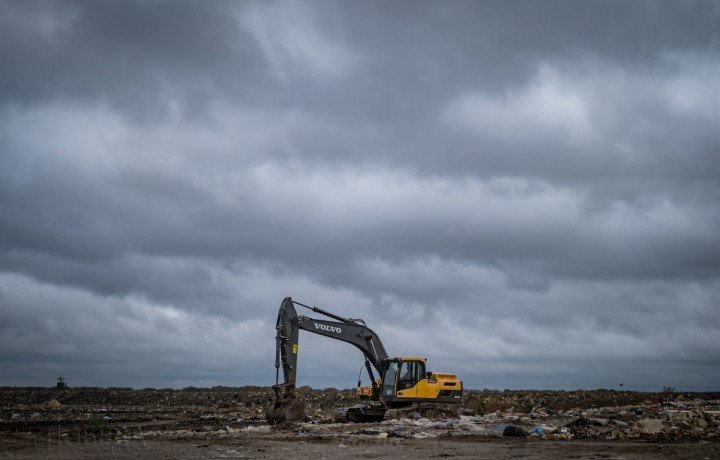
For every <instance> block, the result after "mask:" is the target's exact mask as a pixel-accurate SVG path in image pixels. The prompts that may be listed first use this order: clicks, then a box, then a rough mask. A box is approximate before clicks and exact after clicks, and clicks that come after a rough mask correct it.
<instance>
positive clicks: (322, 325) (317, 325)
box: [313, 323, 342, 334]
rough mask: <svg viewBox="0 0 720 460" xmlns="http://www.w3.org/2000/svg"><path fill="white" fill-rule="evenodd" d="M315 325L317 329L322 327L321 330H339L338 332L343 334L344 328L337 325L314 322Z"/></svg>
mask: <svg viewBox="0 0 720 460" xmlns="http://www.w3.org/2000/svg"><path fill="white" fill-rule="evenodd" d="M313 324H314V325H315V329H320V330H321V331H327V332H337V333H338V334H342V329H340V328H339V327H335V326H328V325H326V324H318V323H313Z"/></svg>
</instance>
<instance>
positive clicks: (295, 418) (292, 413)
mask: <svg viewBox="0 0 720 460" xmlns="http://www.w3.org/2000/svg"><path fill="white" fill-rule="evenodd" d="M265 417H266V418H267V421H268V423H270V424H271V425H272V424H275V423H282V422H302V421H303V420H305V407H304V406H303V404H302V403H300V402H299V401H298V400H297V399H282V400H276V401H275V405H274V406H273V407H272V408H271V409H270V410H268V411H267V414H265Z"/></svg>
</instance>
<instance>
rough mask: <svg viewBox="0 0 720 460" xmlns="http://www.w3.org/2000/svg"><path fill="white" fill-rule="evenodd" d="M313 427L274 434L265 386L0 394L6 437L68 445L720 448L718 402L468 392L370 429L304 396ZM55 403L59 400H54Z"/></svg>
mask: <svg viewBox="0 0 720 460" xmlns="http://www.w3.org/2000/svg"><path fill="white" fill-rule="evenodd" d="M298 392H299V394H300V397H301V399H302V401H303V402H304V403H305V405H306V408H307V414H308V419H307V421H305V422H302V423H289V422H288V423H283V424H279V425H276V426H274V427H272V428H271V427H270V426H269V425H267V423H266V422H265V417H264V414H265V411H266V410H267V407H268V405H270V404H271V403H272V398H273V393H272V390H271V389H270V388H264V387H242V388H228V387H214V388H210V389H200V388H185V389H183V390H172V389H164V390H155V389H144V390H132V389H129V388H106V389H99V388H67V389H64V390H63V392H62V395H61V396H57V395H58V393H57V392H56V390H55V389H54V388H50V389H46V388H0V430H2V431H3V432H5V433H31V434H33V435H34V436H48V437H51V438H52V439H58V437H59V438H61V439H64V440H66V441H68V442H72V441H76V440H77V441H81V442H84V441H87V440H88V439H100V438H102V439H108V438H112V439H115V440H116V441H119V442H126V441H128V440H135V439H141V440H143V441H144V440H146V439H170V440H188V441H192V442H198V443H200V444H199V445H205V444H206V440H212V439H226V438H238V439H242V438H246V437H249V438H255V439H258V438H259V439H265V438H268V439H273V438H278V439H287V438H288V437H292V438H298V439H301V440H302V439H308V440H313V441H315V440H319V439H328V440H332V439H336V440H341V439H346V438H355V439H378V440H382V439H388V441H387V442H390V440H392V441H393V442H405V440H408V439H427V438H436V437H445V436H453V437H463V436H473V437H488V438H492V437H502V436H505V437H508V436H510V437H520V438H524V437H532V438H535V439H537V440H555V441H559V440H562V441H570V440H578V439H589V440H603V441H613V440H647V441H654V442H658V441H660V442H677V441H697V440H707V441H713V440H714V441H720V427H719V425H718V419H719V417H720V394H712V393H707V394H697V393H689V394H683V398H679V395H675V396H673V397H672V398H668V396H667V395H666V394H654V393H635V392H615V391H610V390H596V391H594V392H588V391H576V392H549V391H543V392H534V391H505V392H496V391H489V390H488V391H482V392H468V394H466V400H465V407H464V408H463V410H462V411H459V415H458V416H455V417H447V416H442V417H436V418H429V417H421V416H420V414H411V417H405V418H400V419H393V420H385V421H382V422H376V423H371V424H352V423H335V422H334V419H333V414H334V412H335V411H336V410H337V408H339V407H344V406H348V405H351V404H352V402H353V401H354V400H355V392H354V390H335V389H325V390H313V389H311V388H308V387H302V388H300V389H299V391H298ZM56 396H57V398H58V399H60V401H62V402H60V401H58V399H55V398H56Z"/></svg>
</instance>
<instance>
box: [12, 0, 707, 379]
mask: <svg viewBox="0 0 720 460" xmlns="http://www.w3.org/2000/svg"><path fill="white" fill-rule="evenodd" d="M3 9H4V11H7V12H8V13H7V14H5V15H4V16H3V18H2V19H0V21H2V23H0V34H1V35H0V59H2V62H4V63H5V64H4V65H3V68H4V69H7V70H6V71H4V72H2V73H1V74H0V209H1V210H2V215H3V218H2V221H1V222H0V304H1V305H2V309H0V338H1V339H2V340H3V343H8V344H11V345H9V346H8V347H4V349H3V351H2V352H0V361H2V363H3V365H4V367H5V368H6V369H8V371H9V372H8V374H7V375H8V377H3V379H4V383H7V384H32V385H42V384H46V383H51V382H52V379H53V377H54V375H52V374H54V373H55V372H63V373H64V374H66V375H67V376H68V378H69V380H70V383H71V384H73V383H76V384H98V385H133V386H147V385H154V386H183V385H214V384H267V383H270V382H271V381H272V379H273V371H274V369H273V368H272V362H273V359H274V358H273V356H272V354H273V350H272V347H273V321H274V318H273V317H274V315H275V312H276V309H277V307H278V305H279V302H280V300H281V299H282V298H283V297H284V296H286V295H292V296H293V297H295V298H297V299H299V300H301V301H304V302H306V303H313V304H317V305H319V306H325V307H327V308H329V309H331V310H337V311H339V312H341V313H342V314H345V315H348V316H354V317H357V316H361V317H364V318H365V319H366V320H367V321H368V323H369V324H370V325H371V327H373V328H374V329H375V330H377V331H378V332H380V333H381V337H382V338H383V340H384V341H385V342H386V347H387V348H388V349H389V350H390V351H391V353H394V354H411V355H415V354H427V355H428V357H429V358H430V359H431V361H432V363H433V367H436V368H442V369H441V370H455V371H456V372H458V373H459V374H460V375H461V377H463V378H464V379H465V381H466V386H469V387H552V388H576V387H598V386H605V387H607V386H613V385H615V384H617V383H618V382H621V381H623V382H625V383H626V385H631V386H633V387H635V388H639V389H658V388H661V387H662V386H663V385H673V386H677V387H680V388H687V389H710V388H713V385H714V383H713V382H716V381H717V377H718V375H717V371H716V370H715V369H718V368H719V367H718V363H719V362H720V356H718V353H717V351H716V350H718V349H720V347H719V345H720V343H718V338H717V337H720V334H718V329H719V328H720V314H719V313H718V310H717V305H716V303H717V299H718V298H720V295H719V294H720V292H719V291H720V249H718V248H720V231H719V230H720V227H719V226H720V209H719V208H718V205H717V203H718V200H719V199H720V187H719V185H718V181H717V179H716V178H717V177H718V176H719V175H720V160H719V158H718V156H717V151H718V146H719V144H720V141H719V139H718V136H717V134H716V126H715V125H716V120H717V119H718V116H720V113H718V111H719V109H718V107H720V92H719V91H718V88H720V85H718V83H719V82H718V77H717V75H718V74H719V72H718V70H720V60H718V51H719V50H718V44H719V43H720V40H719V37H718V33H717V31H716V27H715V26H714V24H716V23H717V19H718V16H719V15H720V11H719V10H718V8H717V6H716V5H715V4H714V3H711V2H684V3H678V2H667V3H659V2H647V3H645V2H633V3H626V2H617V3H613V2H590V3H587V2H586V3H584V4H583V5H582V6H580V5H576V4H575V3H574V2H550V3H548V4H546V5H544V7H543V8H537V7H535V6H534V5H532V4H531V3H528V4H507V2H497V3H489V2H484V3H482V4H478V3H476V2H454V3H451V4H447V5H446V4H442V5H441V4H436V3H433V2H429V3H420V4H418V3H413V4H412V5H409V4H403V3H393V4H391V5H387V4H384V3H375V2H363V3H360V4H352V5H350V4H347V5H345V4H330V5H328V4H321V3H312V2H311V3H299V2H273V3H267V2H260V3H247V4H236V3H234V2H227V3H225V2H213V3H211V4H197V3H176V2H152V3H145V2H143V3H134V2H131V3H123V4H98V3H97V2H67V3H61V2H53V3H43V2H38V3H32V2H30V3H25V2H24V3H22V4H21V3H17V2H8V3H7V4H6V5H4V6H3ZM301 340H302V344H303V345H302V347H303V362H302V366H303V369H301V372H300V374H299V376H300V379H301V380H302V381H301V382H300V383H301V384H310V385H313V386H321V387H322V386H329V385H335V386H351V385H353V384H354V380H355V375H356V374H355V372H356V371H357V367H359V365H360V363H361V361H360V359H361V358H360V356H357V352H356V351H355V350H348V349H346V348H349V347H344V346H343V345H342V344H328V343H326V341H325V340H324V339H322V338H318V337H307V338H306V337H303V338H302V339H301ZM355 360H356V361H357V366H355V364H351V363H355V362H356V361H355ZM329 367H330V368H332V371H328V370H327V369H328V368H329Z"/></svg>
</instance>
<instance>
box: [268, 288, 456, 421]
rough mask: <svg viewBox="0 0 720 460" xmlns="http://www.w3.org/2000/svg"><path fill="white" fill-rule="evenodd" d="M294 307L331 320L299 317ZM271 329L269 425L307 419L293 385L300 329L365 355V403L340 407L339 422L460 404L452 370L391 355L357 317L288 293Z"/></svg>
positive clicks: (362, 389) (360, 389)
mask: <svg viewBox="0 0 720 460" xmlns="http://www.w3.org/2000/svg"><path fill="white" fill-rule="evenodd" d="M296 305H297V306H300V307H304V308H307V309H309V310H312V311H313V312H315V313H319V314H321V315H324V316H326V317H328V318H331V319H332V320H334V321H329V320H326V319H314V318H309V317H307V316H302V315H298V314H297V312H296V310H295V306H296ZM275 329H276V331H277V333H276V336H275V341H276V352H275V371H276V372H275V385H274V386H273V390H274V391H275V403H274V405H273V407H271V408H270V409H269V410H268V412H267V420H268V422H270V423H280V422H286V421H301V420H304V419H305V418H306V417H305V411H304V408H303V405H302V404H301V403H300V401H299V400H298V398H297V394H296V386H295V383H296V375H297V358H298V338H299V335H300V334H299V333H300V331H301V330H303V331H308V332H312V333H315V334H319V335H323V336H325V337H329V338H331V339H336V340H340V341H343V342H347V343H349V344H351V345H354V346H355V347H357V348H358V349H359V350H360V351H361V352H362V353H363V355H364V356H365V369H366V370H367V373H368V376H369V377H370V386H361V385H360V380H359V379H358V390H357V393H358V396H360V397H361V398H362V399H364V400H365V402H362V403H359V404H357V405H355V406H352V407H350V408H347V409H344V410H342V411H341V412H340V413H339V414H337V415H336V417H335V418H336V420H337V421H351V422H370V421H380V420H384V419H386V418H394V417H396V416H397V415H398V414H401V413H402V412H406V411H409V410H416V409H431V410H433V409H439V410H448V408H451V407H453V406H455V407H456V405H457V404H458V403H461V402H462V393H463V385H462V381H460V380H459V379H458V378H457V376H456V375H455V374H448V373H440V372H428V371H427V370H426V362H427V359H425V358H422V357H415V356H414V357H396V358H391V357H389V356H388V354H387V352H386V351H385V347H384V346H383V344H382V342H381V341H380V338H379V337H378V336H377V334H375V332H373V331H372V330H371V329H370V328H368V327H367V325H366V324H365V321H363V320H361V319H352V318H343V317H342V316H339V315H336V314H334V313H330V312H328V311H325V310H322V309H320V308H317V307H310V306H307V305H304V304H302V303H300V302H296V301H294V300H292V298H290V297H286V298H285V299H284V300H283V301H282V304H281V305H280V311H279V312H278V317H277V323H276V326H275ZM280 368H282V372H283V382H282V383H280ZM376 373H377V377H376Z"/></svg>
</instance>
